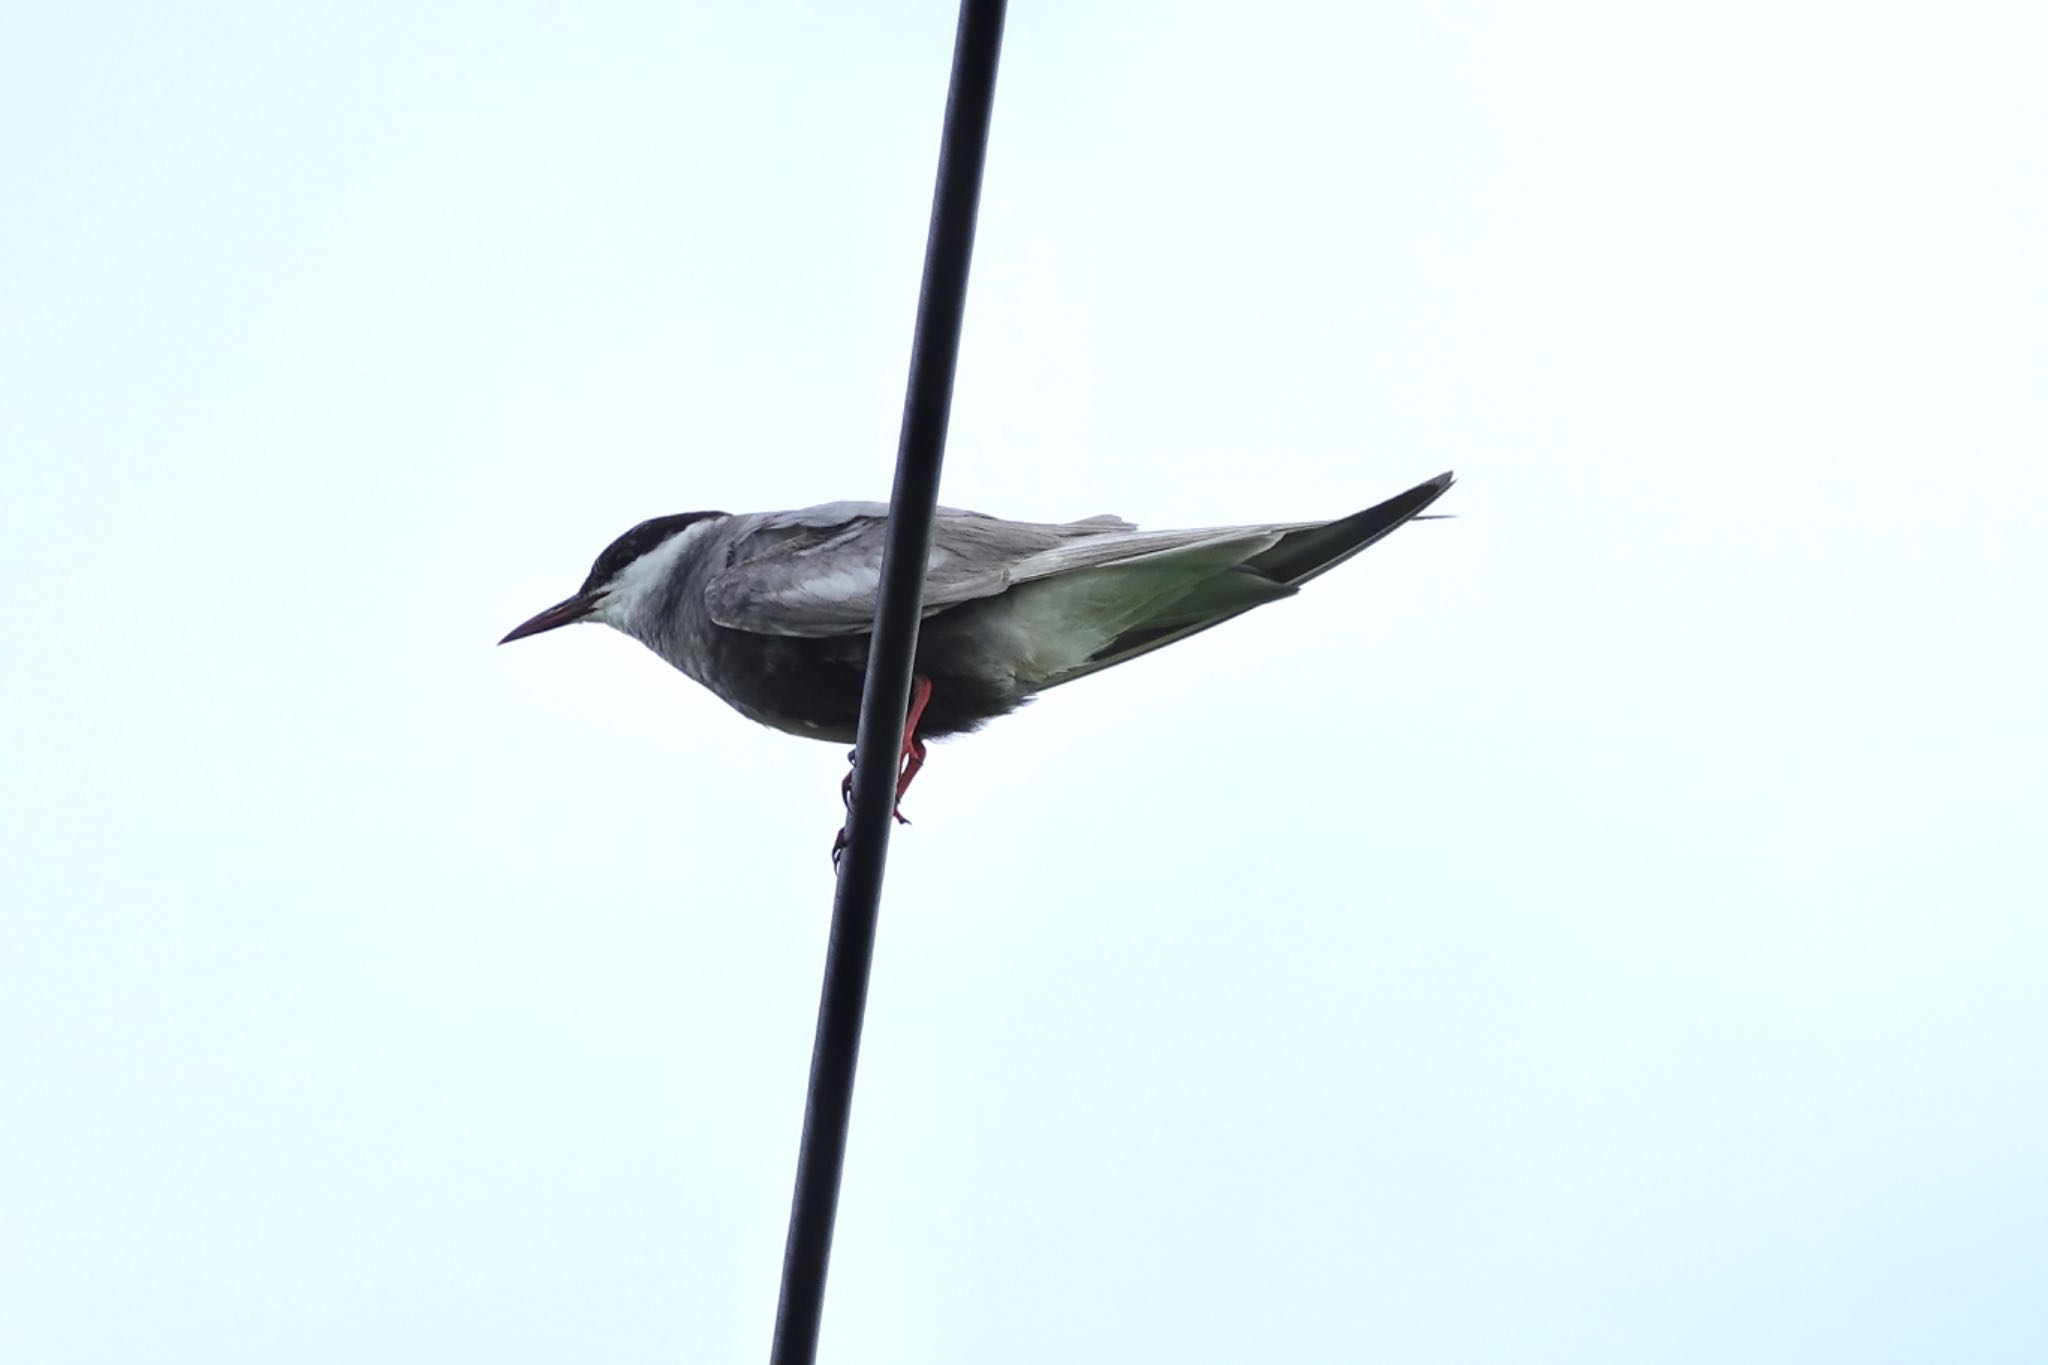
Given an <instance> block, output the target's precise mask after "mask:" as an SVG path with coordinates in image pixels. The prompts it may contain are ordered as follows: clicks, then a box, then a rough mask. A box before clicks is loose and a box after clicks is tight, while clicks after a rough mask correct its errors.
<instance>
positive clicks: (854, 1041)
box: [769, 0, 1004, 1365]
mask: <svg viewBox="0 0 2048 1365" xmlns="http://www.w3.org/2000/svg"><path fill="white" fill-rule="evenodd" d="M1003 10H1004V0H961V5H960V28H959V32H958V34H957V35H956V37H955V39H954V45H953V81H952V86H951V88H950V90H949V91H948V93H947V96H946V126H945V132H944V134H943V136H942V137H941V140H940V143H939V176H938V186H937V188H936V189H935V190H934V191H933V195H932V225H931V234H930V236H929V237H928V238H927V239H926V241H925V257H924V285H923V288H922V290H921V292H920V293H919V295H918V300H917V334H916V339H915V340H914V341H913V342H912V344H911V352H910V386H909V389H908V391H907V392H906V393H905V395H904V399H903V434H902V438H901V440H900V442H899V444H898V446H897V450H896V490H895V494H894V496H893V500H892V502H891V506H890V512H889V534H888V545H887V548H886V549H885V550H884V552H883V556H882V583H881V600H880V602H879V603H878V605H877V608H876V612H875V633H874V642H873V644H872V645H871V646H870V647H869V650H868V671H867V682H866V687H865V690H864V691H863V692H862V694H861V711H860V738H859V741H858V743H857V745H856V747H855V750H854V764H853V809H852V812H851V814H850V816H849V817H848V818H849V824H848V837H847V844H846V850H845V855H844V857H843V858H842V859H841V861H840V865H839V890H838V895H837V898H836V899H835V900H834V902H833V906H832V937H831V942H830V944H829V945H828V947H827V949H826V956H825V985H824V990H823V993H822V995H821V997H820V999H819V1001H818V1034H817V1039H816V1041H815V1042H814V1043H813V1045H812V1050H811V1084H810V1092H809V1096H808V1098H807V1100H806V1102H805V1105H804V1132H803V1141H802V1145H801V1147H800V1148H799V1150H798V1153H797V1165H796V1194H795V1197H794V1199H793V1200H792V1204H791V1208H790V1213H789V1241H788V1243H787V1244H786V1246H785V1248H784V1250H783V1256H782V1297H781V1300H780V1301H779V1303H778V1304H777V1306H776V1310H775V1345H774V1347H773V1349H772V1350H771V1351H770V1353H769V1361H770V1362H771V1365H810V1362H812V1361H814V1360H816V1359H817V1354H818V1325H819V1321H820V1319H821V1316H822V1314H823V1309H824V1299H825V1268H826V1262H827V1260H828V1259H829V1258H830V1256H831V1252H832V1219H833V1215H834V1213H835V1212H836V1211H837V1209H838V1205H839V1178H840V1174H841V1172H842V1170H843V1169H844V1167H845V1164H846V1128H847V1119H848V1115H849V1113H850V1111H851V1109H852V1106H853V1070H854V1063H855V1061H856V1060H857V1058H858V1056H859V1053H860V1025H861V1015H862V1013H863V1011H864V1010H865V1008H866V1005H867V995H868V970H869V968H870V966H871V965H872V964H873V962H874V956H875V922H876V918H877V915H878V913H879V910H880V904H881V898H882V870H883V867H884V865H885V864H886V863H887V861H888V854H889V826H890V821H891V818H892V815H893V813H894V811H895V804H896V802H895V797H896V771H897V761H898V758H899V756H900V754H901V752H902V748H903V713H904V710H905V709H906V707H907V706H908V705H909V701H910V684H911V672H912V660H913V656H914V655H915V654H916V652H917V627H918V621H919V617H920V614H921V611H922V608H923V604H924V575H925V565H926V561H927V560H928V559H929V558H930V555H931V544H932V521H933V518H934V515H935V512H936V508H937V506H938V499H939V464H940V460H941V457H942V456H943V455H944V454H945V447H946V418H947V415H948V413H949V412H950V410H951V408H952V403H953V371H954V366H955V363H956V361H957V360H958V358H959V351H960V319H961V314H962V312H963V311H964V309H965V307H966V302H967V266H968V261H969V259H970V258H971V257H972V255H973V252H974V214H975V209H976V206H977V205H978V204H979V202H980V199H981V172H982V165H983V163H984V161H985V160H986V156H987V152H988V125H989V113H990V110H991V108H992V107H993V105H994V103H995V86H996V58H997V56H998V54H999V53H1000V51H1001V49H1002V39H1003Z"/></svg>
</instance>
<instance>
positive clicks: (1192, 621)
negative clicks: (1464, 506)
mask: <svg viewBox="0 0 2048 1365" xmlns="http://www.w3.org/2000/svg"><path fill="white" fill-rule="evenodd" d="M1451 483H1452V477H1451V475H1450V473H1449V472H1445V473H1443V474H1439V475H1437V476H1436V477H1435V478H1433V479H1431V480H1429V481H1428V482H1427V483H1422V484H1417V485H1416V486H1415V487H1414V488H1411V489H1409V490H1408V491H1407V492H1405V493H1402V494H1399V495H1397V496H1395V497H1392V498H1389V499H1387V500H1386V501H1385V502H1383V503H1380V504H1379V505H1378V506H1376V507H1369V508H1367V509H1366V510H1365V511H1363V512H1356V513H1353V514H1352V515H1351V516H1348V517H1342V518H1339V519H1338V520H1336V521H1330V522H1324V523H1322V524H1320V525H1315V526H1304V527H1301V528H1300V529H1298V530H1293V531H1287V532H1284V533H1282V534H1281V535H1280V537H1279V539H1278V540H1277V541H1276V542H1274V543H1273V544H1271V545H1270V546H1267V547H1265V548H1262V549H1259V550H1257V551H1256V552H1255V553H1252V554H1250V555H1247V556H1245V557H1244V558H1242V559H1238V560H1236V561H1235V562H1233V563H1230V564H1228V565H1227V567H1221V568H1220V571H1219V572H1217V573H1215V574H1213V575H1210V576H1208V577H1206V578H1202V579H1199V580H1197V581H1196V582H1195V583H1193V584H1191V585H1189V586H1188V587H1187V589H1186V590H1185V591H1182V592H1180V593H1177V594H1172V595H1170V596H1167V597H1166V598H1165V600H1160V601H1157V602H1155V603H1154V604H1153V605H1152V606H1151V608H1150V609H1149V610H1147V611H1145V612H1144V613H1143V615H1142V619H1139V620H1134V621H1132V623H1131V624H1130V625H1129V626H1128V627H1127V628H1125V629H1122V630H1120V631H1119V632H1118V633H1117V634H1116V635H1115V636H1114V638H1112V639H1110V640H1109V641H1108V642H1107V643H1105V644H1103V645H1102V646H1101V647H1100V648H1098V649H1096V650H1094V651H1093V652H1092V653H1090V654H1089V655H1088V656H1087V657H1086V658H1085V659H1084V660H1081V661H1079V662H1078V663H1077V664H1075V665H1073V666H1071V667H1067V668H1063V669H1061V670H1059V671H1058V673H1057V674H1056V675H1055V676H1053V677H1051V678H1050V679H1048V680H1047V681H1045V682H1044V683H1043V684H1041V686H1043V687H1055V686H1058V685H1059V684H1060V683H1065V682H1072V681H1073V680H1074V679H1076V678H1083V677H1086V676H1087V675H1088V674H1090V673H1097V672H1100V671H1101V670H1103V669H1105V668H1108V667H1110V666H1111V665H1113V664H1120V663H1123V662H1124V661H1126V660H1128V659H1135V658H1137V657H1138V656H1139V655H1140V654H1149V653H1151V652H1152V651H1153V650H1155V649H1159V648H1161V647H1162V646H1165V645H1170V644H1172V643H1174V642H1175V641H1176V640H1185V639H1186V638H1187V637H1188V636H1190V635H1196V634H1199V633H1200V632H1202V631H1205V630H1207V629H1209V628H1210V627H1211V626H1219V625H1222V624H1223V623H1224V622H1225V621H1228V620H1230V619H1231V618H1232V617H1235V616H1241V615H1243V614H1244V613H1245V612H1248V611H1250V610H1251V609H1252V608H1253V607H1259V606H1264V605H1265V604H1266V603H1268V602H1273V601H1277V600H1278V599H1280V598H1282V597H1292V596H1293V595H1294V593H1295V591H1296V590H1297V589H1299V588H1300V586H1301V585H1302V584H1303V583H1306V582H1308V581H1309V580H1310V579H1312V578H1314V577H1316V576H1317V575H1319V574H1324V573H1327V572H1329V571H1330V570H1331V569H1334V568H1336V567H1337V566H1338V565H1339V564H1342V563H1343V562H1344V561H1345V560H1347V559H1349V558H1351V557H1352V556H1353V555H1355V554H1357V553H1358V552H1359V551H1360V550H1363V549H1365V548H1366V547H1367V546H1369V545H1371V544H1373V543H1374V542H1376V541H1378V540H1380V539H1382V538H1384V537H1385V536H1387V535H1388V534H1390V533H1392V532H1393V531H1395V530H1397V529H1399V528H1400V526H1401V525H1402V523H1404V522H1407V521H1409V520H1412V519H1414V518H1415V517H1417V516H1418V515H1419V514H1421V513H1422V511H1423V509H1425V508H1427V507H1428V506H1429V505H1430V504H1431V503H1433V502H1435V501H1436V500H1437V499H1438V498H1440V497H1442V496H1443V495H1444V493H1445V492H1446V491H1448V490H1449V488H1450V486H1451ZM1230 543H1231V542H1228V541H1223V542H1209V543H1208V544H1205V545H1203V546H1200V547H1199V548H1197V549H1195V550H1194V552H1193V553H1190V552H1189V551H1188V550H1181V551H1178V552H1175V553H1170V554H1167V555H1162V556H1159V557H1158V558H1157V560H1156V561H1155V562H1157V563H1167V564H1175V567H1178V568H1185V567H1186V566H1187V565H1188V564H1189V562H1190V561H1192V560H1195V559H1197V558H1198V557H1202V556H1204V555H1207V556H1213V555H1215V553H1216V551H1217V550H1218V549H1226V548H1227V547H1228V546H1229V545H1230ZM1237 543H1239V544H1242V543H1243V542H1242V541H1240V542H1237ZM1240 553H1241V552H1240ZM1176 561H1177V563H1176ZM1116 573H1117V571H1116V570H1106V571H1103V577H1104V578H1109V577H1111V576H1113V575H1115V574H1116Z"/></svg>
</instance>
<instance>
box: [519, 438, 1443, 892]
mask: <svg viewBox="0 0 2048 1365" xmlns="http://www.w3.org/2000/svg"><path fill="white" fill-rule="evenodd" d="M1451 483H1452V475H1451V474H1450V473H1448V472H1446V473H1443V474H1439V475H1438V476H1437V477H1435V478H1433V479H1429V480H1427V481H1425V482H1423V483H1420V484H1417V485H1416V486H1415V487H1413V488H1411V489H1409V490H1408V491H1407V492H1405V493H1400V494H1396V495H1395V496H1394V497H1391V498H1388V499H1387V500H1386V501H1385V502H1382V503H1379V504H1377V505H1375V506H1372V507H1368V508H1366V509H1365V510H1364V511H1361V512H1354V513H1352V514H1351V515H1350V516H1346V517H1339V518H1336V519H1334V520H1330V521H1308V522H1285V523H1275V524H1267V525H1250V526H1221V527H1205V528H1196V529H1190V530H1160V531H1142V530H1139V529H1138V528H1137V527H1136V526H1134V525H1132V524H1131V523H1130V522H1127V521H1125V520H1123V519H1122V518H1120V517H1114V516H1097V517H1089V518H1087V519H1086V520H1083V521H1072V522H1059V523H1046V522H1027V521H1006V520H1003V519H1002V518H999V517H991V516H985V515H983V514H981V513H978V512H965V511H959V510H957V509H953V508H945V507H942V508H940V509H938V513H937V517H936V520H935V522H934V524H933V528H932V542H931V558H930V562H929V565H928V567H927V569H926V572H925V585H924V606H923V620H922V622H921V625H920V629H919V631H918V640H917V653H916V656H915V662H914V665H913V673H912V683H911V694H910V704H909V707H908V710H907V712H906V716H905V726H904V735H903V751H902V754H901V755H900V757H899V760H898V775H897V785H896V799H897V802H898V803H899V804H898V808H897V810H896V818H897V819H898V820H902V819H903V814H902V810H901V807H900V803H901V801H902V798H903V794H904V793H905V792H906V791H908V790H909V788H910V783H911V780H912V779H913V778H915V777H916V776H917V773H918V771H919V769H920V768H922V767H923V765H924V761H925V758H926V753H927V751H926V747H925V746H926V741H928V740H934V739H944V738H947V737H949V736H953V735H960V734H965V733H967V732H970V731H973V730H978V729H980V728H981V727H982V726H983V725H985V724H987V723H988V722H989V721H992V720H995V719H996V718H998V717H1000V716H1004V715H1007V714H1009V713H1010V712H1012V711H1015V710H1016V709H1017V708H1018V707H1020V706H1023V705H1024V704H1025V703H1026V702H1029V701H1030V700H1031V699H1032V698H1034V697H1036V696H1037V695H1038V694H1039V693H1041V692H1045V691H1048V690H1050V689H1051V688H1054V687H1059V686H1062V685H1063V684H1066V683H1070V682H1073V681H1074V680H1076V679H1078V678H1085V677H1087V676H1089V675H1090V674H1093V673H1099V672H1101V671H1102V670H1103V669H1105V668H1113V667H1115V666H1116V665H1118V664H1122V663H1127V662H1129V661H1130V660H1132V659H1135V658H1138V657H1139V656H1141V655H1145V654H1149V653H1151V652H1152V651H1153V650H1156V649H1160V648H1162V647H1164V646H1166V645H1170V644H1173V643H1174V642H1176V641H1179V640H1185V639H1186V638H1188V637H1189V636H1191V635H1194V634H1197V633H1199V632H1201V631H1204V630H1207V629H1209V628H1210V627H1211V626H1216V625H1221V624H1222V623H1223V622H1225V621H1228V620H1230V619H1231V618H1232V617H1234V616H1239V615H1242V614H1243V613H1244V612H1247V611H1250V610H1252V609H1253V608H1255V607H1262V606H1264V605H1266V604H1267V603H1269V602H1277V601H1279V600H1280V599H1281V598H1284V597H1292V596H1293V595H1294V594H1295V593H1296V592H1297V591H1299V590H1300V588H1301V586H1302V585H1303V584H1304V583H1307V582H1308V581H1309V580H1310V579H1312V578H1315V577H1317V576H1318V575H1320V574H1323V573H1326V572H1328V571H1329V570H1331V569H1334V568H1336V567H1337V566H1338V565H1339V564H1342V563H1343V562H1344V561H1345V560H1347V559H1350V558H1351V557H1352V556H1353V555H1355V554H1357V553H1358V552H1359V551H1361V550H1363V549H1365V548H1366V547H1367V546H1369V545H1372V544H1374V543H1375V542H1377V541H1379V540H1380V539H1382V538H1383V537H1385V536H1387V535H1388V534H1390V533H1391V532H1393V531H1395V530H1397V529H1398V528H1400V527H1401V526H1402V525H1404V524H1405V523H1407V522H1409V521H1411V520H1414V519H1416V518H1418V517H1422V516H1423V514H1424V512H1425V510H1426V509H1427V508H1428V507H1429V506H1430V505H1431V504H1432V503H1434V502H1435V501H1436V500H1437V499H1438V498H1440V497H1442V496H1443V495H1444V493H1445V492H1447V491H1448V490H1449V489H1450V487H1451ZM888 516H889V508H888V506H887V505H886V504H883V503H874V502H832V503H823V504H820V505H818V506H816V507H806V508H801V509H798V510H795V511H783V512H752V513H743V514H739V515H734V514H730V513H726V512H680V513H676V514H673V515H670V516H661V517H654V518H652V519H650V520H647V521H643V522H641V523H640V524H639V525H637V526H635V527H633V528H632V529H631V530H629V531H627V532H626V533H625V534H624V535H621V536H620V537H619V538H618V539H616V540H614V541H613V542H612V543H611V544H610V545H607V546H606V547H605V549H604V552H603V553H602V554H600V555H598V557H597V559H596V561H595V562H594V563H593V564H592V565H591V566H590V573H589V575H588V576H587V577H586V578H585V579H584V580H583V586H582V587H581V588H578V589H577V590H576V592H575V593H574V594H573V595H572V596H570V597H567V598H564V599H563V600H562V601H560V602H557V603H555V605H553V606H551V607H549V608H548V609H547V610H545V611H543V612H540V613H539V614H538V615H536V616H533V617H531V618H530V619H528V620H526V621H523V622H521V623H520V624H519V625H517V626H515V627H513V629H512V630H511V631H510V632H509V633H508V634H507V635H506V636H505V638H504V639H503V640H500V641H499V643H500V644H510V643H512V642H513V641H515V640H524V639H527V638H529V637H531V636H535V635H539V634H541V633H543V632H545V631H551V630H555V629H558V628H560V627H562V626H568V625H574V624H577V623H579V622H593V621H594V622H601V623H602V624H604V625H607V626H610V627H611V628H612V629H614V630H617V631H620V632H623V633H624V634H626V635H629V636H631V637H632V638H634V639H635V640H638V641H639V642H640V643H641V644H643V645H646V646H647V647H648V648H649V649H651V650H653V651H654V652H655V653H656V654H657V655H659V656H660V657H661V658H662V659H663V660H665V661H666V662H668V663H669V664H671V665H673V666H674V667H675V668H677V669H678V670H680V671H681V672H682V673H684V674H685V675H687V676H688V677H690V678H691V679H693V680H695V681H696V682H698V683H701V684H702V685H703V686H704V687H706V688H708V689H709V690H710V691H711V692H712V693H713V694H715V695H716V696H717V697H718V698H719V699H720V700H721V701H723V702H725V703H726V704H727V705H728V706H730V707H732V709H733V710H735V711H738V712H739V713H740V714H741V715H743V716H745V717H747V718H748V719H749V720H753V721H757V722H759V723H760V724H762V725H766V726H769V727H771V728H773V729H776V730H780V731H783V732H785V733H787V734H791V735H797V736H801V737H803V738H806V739H817V740H825V741H829V742H831V743H835V744H845V743H852V742H853V740H854V739H855V737H856V731H857V729H858V727H859V722H860V706H861V689H862V678H863V674H864V672H865V669H866V666H867V654H868V645H869V642H870V638H871V632H872V630H873V625H874V616H875V600H876V597H877V594H878V593H879V591H880V587H881V573H882V548H883V542H884V539H885V535H886V532H887V527H888ZM1424 519H1430V518H1424ZM851 784H852V776H851V774H849V775H848V777H847V779H846V781H845V782H844V783H842V784H841V794H842V796H844V795H846V794H847V793H849V792H850V791H851ZM841 840H842V842H843V840H844V830H842V831H841ZM837 851H838V846H836V845H835V850H834V853H835V858H836V856H837Z"/></svg>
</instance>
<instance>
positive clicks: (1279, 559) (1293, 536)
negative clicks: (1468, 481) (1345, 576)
mask: <svg viewBox="0 0 2048 1365" xmlns="http://www.w3.org/2000/svg"><path fill="white" fill-rule="evenodd" d="M1451 483H1452V478H1451V475H1450V472H1449V471H1445V472H1444V473H1442V474H1439V475H1437V476H1436V477H1435V478H1433V479H1431V480H1430V481H1429V482H1427V483H1421V484H1417V485H1416V486H1415V487H1413V488H1411V489H1409V490H1408V491H1407V492H1405V493H1400V494H1396V495H1395V496H1394V497H1391V498H1388V499H1387V500H1386V501H1385V502H1383V503H1381V504H1379V506H1377V507H1368V508H1366V509H1365V510H1364V511H1363V512H1354V513H1352V514H1351V515H1350V516H1348V517H1341V518H1339V519H1338V520H1336V521H1327V522H1324V523H1323V524H1322V525H1321V526H1308V527H1304V528H1302V529H1301V530H1299V531H1293V532H1290V533H1289V534H1287V535H1285V536H1282V537H1281V538H1280V543H1279V544H1278V545H1275V546H1274V547H1273V548H1272V549H1270V550H1267V551H1265V552H1264V553H1263V554H1257V555H1254V556H1252V557H1251V558H1250V559H1248V560H1246V561H1245V567H1247V568H1252V569H1257V570H1258V571H1259V572H1260V573H1263V574H1266V575H1268V576H1270V577H1272V578H1275V579H1278V580H1279V581H1280V582H1282V583H1286V584H1289V585H1290V586H1293V587H1300V586H1301V585H1302V584H1303V583H1306V582H1308V581H1309V580H1310V579H1311V578H1314V577H1316V576H1317V575H1319V574H1325V573H1328V572H1329V571H1330V570H1332V569H1334V568H1336V567H1337V566H1338V565H1339V564H1342V563H1343V562H1344V561H1345V560H1347V559H1349V558H1351V556H1353V555H1355V554H1357V553H1358V552H1359V551H1360V550H1363V549H1365V548H1366V547H1367V546H1369V545H1371V544H1373V543H1374V542H1375V541H1378V540H1380V539H1382V538H1383V537H1385V536H1387V535H1389V534H1391V533H1392V532H1394V531H1396V530H1398V529H1399V528H1400V526H1401V523H1403V522H1405V521H1408V520H1409V519H1411V518H1413V517H1415V516H1417V515H1419V514H1420V513H1421V512H1422V511H1423V509H1424V508H1426V507H1428V506H1429V505H1430V504H1431V503H1433V502H1435V501H1436V500H1437V499H1438V498H1440V497H1442V496H1443V495H1444V494H1445V493H1446V492H1447V491H1449V489H1450V486H1451Z"/></svg>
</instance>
